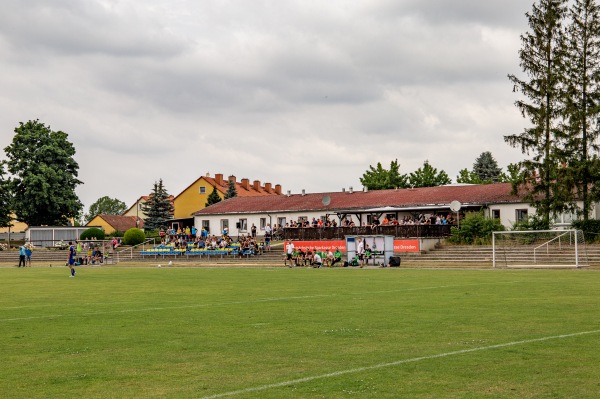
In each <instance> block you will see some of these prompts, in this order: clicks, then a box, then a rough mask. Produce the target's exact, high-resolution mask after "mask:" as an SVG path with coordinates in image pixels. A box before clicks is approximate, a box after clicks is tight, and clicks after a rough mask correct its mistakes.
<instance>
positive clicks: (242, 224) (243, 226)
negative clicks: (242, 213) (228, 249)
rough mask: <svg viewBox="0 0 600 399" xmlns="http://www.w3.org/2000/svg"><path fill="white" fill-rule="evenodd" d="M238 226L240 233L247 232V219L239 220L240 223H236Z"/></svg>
mask: <svg viewBox="0 0 600 399" xmlns="http://www.w3.org/2000/svg"><path fill="white" fill-rule="evenodd" d="M238 225H239V226H240V227H239V229H240V231H242V232H245V231H248V219H240V221H239V222H238Z"/></svg>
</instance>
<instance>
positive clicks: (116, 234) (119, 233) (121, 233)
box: [108, 230, 125, 237]
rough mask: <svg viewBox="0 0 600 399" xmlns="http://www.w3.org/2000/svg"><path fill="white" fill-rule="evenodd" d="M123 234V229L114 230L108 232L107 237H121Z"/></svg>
mask: <svg viewBox="0 0 600 399" xmlns="http://www.w3.org/2000/svg"><path fill="white" fill-rule="evenodd" d="M124 235H125V232H124V231H119V230H115V231H113V232H112V233H110V234H109V235H108V236H109V237H123V236H124Z"/></svg>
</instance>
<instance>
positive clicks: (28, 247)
mask: <svg viewBox="0 0 600 399" xmlns="http://www.w3.org/2000/svg"><path fill="white" fill-rule="evenodd" d="M31 247H32V245H31V244H27V245H25V261H26V263H27V265H29V267H31Z"/></svg>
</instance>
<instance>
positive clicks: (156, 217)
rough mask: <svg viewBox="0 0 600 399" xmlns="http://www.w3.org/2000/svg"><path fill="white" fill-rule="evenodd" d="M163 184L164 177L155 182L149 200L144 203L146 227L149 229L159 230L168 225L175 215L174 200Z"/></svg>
mask: <svg viewBox="0 0 600 399" xmlns="http://www.w3.org/2000/svg"><path fill="white" fill-rule="evenodd" d="M169 197H170V196H169V194H168V193H167V190H166V189H165V187H164V185H163V181H162V179H160V180H159V181H158V182H154V188H153V190H152V193H151V194H150V198H149V199H148V201H147V202H146V203H145V204H143V205H142V210H143V211H144V213H145V214H146V219H144V228H145V229H147V230H158V229H160V228H165V227H166V222H167V220H169V219H171V218H172V217H173V211H174V209H173V202H172V201H171V199H170V198H169Z"/></svg>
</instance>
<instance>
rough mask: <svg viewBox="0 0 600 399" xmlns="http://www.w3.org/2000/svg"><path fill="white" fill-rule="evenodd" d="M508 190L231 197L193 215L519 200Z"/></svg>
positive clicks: (469, 187)
mask: <svg viewBox="0 0 600 399" xmlns="http://www.w3.org/2000/svg"><path fill="white" fill-rule="evenodd" d="M511 190H512V187H511V184H510V183H498V184H483V185H455V186H453V185H450V186H439V187H423V188H409V189H398V190H372V191H367V192H363V191H355V192H353V193H350V192H348V191H346V192H333V193H316V194H305V195H302V194H294V195H290V196H287V195H272V196H266V197H265V196H261V197H235V198H230V199H228V200H225V201H221V202H218V203H216V204H214V205H211V206H209V207H207V208H205V209H202V210H199V211H197V212H195V213H194V215H211V214H226V213H261V212H294V211H321V210H325V211H329V212H332V211H341V210H358V209H369V208H381V207H397V208H411V207H425V206H432V207H439V206H448V205H449V204H450V203H451V202H452V201H459V202H461V204H463V205H484V204H491V203H494V204H498V203H518V202H523V200H522V196H519V195H513V194H511ZM325 196H328V197H329V198H330V200H331V201H330V203H329V205H327V206H325V205H323V198H324V197H325Z"/></svg>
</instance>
